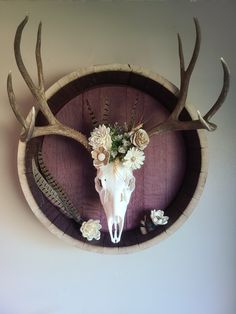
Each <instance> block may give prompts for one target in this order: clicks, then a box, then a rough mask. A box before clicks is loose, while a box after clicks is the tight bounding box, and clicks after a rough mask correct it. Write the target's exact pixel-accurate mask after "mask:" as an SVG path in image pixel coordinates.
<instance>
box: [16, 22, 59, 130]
mask: <svg viewBox="0 0 236 314" xmlns="http://www.w3.org/2000/svg"><path fill="white" fill-rule="evenodd" d="M28 19H29V18H28V16H26V17H25V18H24V20H23V21H22V22H21V23H20V25H19V26H18V27H17V30H16V35H15V40H14V52H15V59H16V63H17V66H18V69H19V71H20V73H21V75H22V77H23V79H24V81H25V83H26V84H27V86H28V87H29V89H30V91H31V93H32V95H33V96H34V97H35V99H36V100H37V105H38V107H39V110H40V111H42V112H43V114H44V116H45V117H46V119H47V120H48V122H50V124H55V123H56V121H57V120H56V118H55V116H54V115H53V113H52V112H51V110H50V109H49V106H48V104H47V100H46V96H45V93H44V87H43V73H42V60H41V53H40V48H41V23H40V24H39V28H38V36H37V43H36V62H37V70H38V79H39V87H37V86H35V84H34V82H33V81H32V79H31V77H30V75H29V72H28V71H27V69H26V67H25V65H24V62H23V59H22V56H21V48H20V45H21V37H22V32H23V29H24V27H25V25H26V24H27V22H28Z"/></svg>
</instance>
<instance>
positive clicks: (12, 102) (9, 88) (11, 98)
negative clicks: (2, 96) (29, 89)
mask: <svg viewBox="0 0 236 314" xmlns="http://www.w3.org/2000/svg"><path fill="white" fill-rule="evenodd" d="M7 92H8V98H9V102H10V105H11V108H12V110H13V112H14V114H15V116H16V118H17V120H18V121H19V122H20V124H21V126H22V127H23V128H24V130H26V129H27V124H26V120H25V118H24V117H23V116H22V115H21V113H20V112H19V109H18V108H17V104H16V96H15V93H14V91H13V87H12V75H11V72H10V73H9V74H8V77H7Z"/></svg>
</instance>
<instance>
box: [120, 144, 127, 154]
mask: <svg viewBox="0 0 236 314" xmlns="http://www.w3.org/2000/svg"><path fill="white" fill-rule="evenodd" d="M118 152H119V153H121V154H125V153H126V152H127V148H126V147H124V146H119V147H118Z"/></svg>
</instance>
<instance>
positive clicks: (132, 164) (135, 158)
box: [124, 147, 145, 170]
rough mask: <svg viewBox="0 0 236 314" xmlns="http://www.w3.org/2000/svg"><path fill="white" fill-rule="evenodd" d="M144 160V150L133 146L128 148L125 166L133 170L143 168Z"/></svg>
mask: <svg viewBox="0 0 236 314" xmlns="http://www.w3.org/2000/svg"><path fill="white" fill-rule="evenodd" d="M144 160H145V156H144V153H143V151H141V150H139V149H137V148H135V147H132V148H130V149H129V150H128V152H127V154H126V155H125V157H124V166H126V167H129V168H131V169H132V170H136V169H139V168H141V166H142V165H143V162H144Z"/></svg>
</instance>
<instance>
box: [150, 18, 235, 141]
mask: <svg viewBox="0 0 236 314" xmlns="http://www.w3.org/2000/svg"><path fill="white" fill-rule="evenodd" d="M194 23H195V28H196V42H195V46H194V51H193V55H192V58H191V60H190V63H189V65H188V67H187V69H186V70H185V66H184V55H183V49H182V42H181V38H180V36H179V35H178V44H179V59H180V79H181V83H180V92H179V100H178V101H177V104H176V107H175V109H174V110H173V112H172V113H171V115H170V116H169V118H168V119H167V120H165V121H164V122H161V123H159V124H158V125H157V126H155V127H153V128H152V129H151V130H150V131H149V132H148V133H149V135H150V136H152V135H154V134H159V133H161V132H167V131H178V130H196V129H206V130H208V131H214V130H215V129H216V128H217V126H216V125H215V124H214V123H212V122H210V121H209V120H210V119H211V117H212V116H213V115H214V114H215V113H216V112H217V111H218V110H219V108H220V107H221V105H222V104H223V102H224V101H225V98H226V96H227V93H228V90H229V84H230V74H229V69H228V66H227V64H226V62H225V61H224V59H223V58H221V64H222V67H223V72H224V79H223V87H222V89H221V93H220V95H219V97H218V99H217V101H216V102H215V104H214V105H213V106H212V108H211V109H210V110H209V111H208V112H207V113H206V114H205V115H204V116H203V117H202V116H201V114H200V112H199V111H197V114H198V119H197V120H190V121H180V120H179V115H180V113H181V112H182V110H183V109H184V107H185V102H186V98H187V92H188V86H189V81H190V78H191V74H192V71H193V69H194V66H195V64H196V61H197V58H198V54H199V49H200V42H201V33H200V26H199V23H198V20H197V19H196V18H194Z"/></svg>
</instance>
